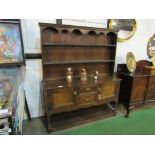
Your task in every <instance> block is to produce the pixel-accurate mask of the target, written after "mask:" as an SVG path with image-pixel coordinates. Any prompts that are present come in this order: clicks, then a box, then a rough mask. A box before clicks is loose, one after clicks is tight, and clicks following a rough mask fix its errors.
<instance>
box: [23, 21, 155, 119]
mask: <svg viewBox="0 0 155 155" xmlns="http://www.w3.org/2000/svg"><path fill="white" fill-rule="evenodd" d="M136 21H137V31H136V33H135V35H134V36H133V37H132V38H131V39H130V40H128V41H125V42H122V43H118V46H117V54H116V65H115V69H116V67H117V64H118V63H124V62H125V60H126V53H127V52H129V51H131V52H133V53H134V55H135V57H136V60H141V59H146V60H149V59H148V56H147V51H146V50H147V42H148V40H149V38H150V37H151V36H152V35H153V33H154V31H155V30H154V27H155V20H136ZM38 22H50V23H56V20H24V19H23V20H22V31H23V40H24V48H25V52H27V53H38V52H41V50H40V30H39V26H38ZM106 22H107V20H101V19H99V20H97V19H95V20H86V19H80V20H70V19H65V20H63V24H70V25H81V26H94V27H106V26H107V25H106ZM41 80H42V68H41V60H28V61H26V80H25V90H26V96H27V100H28V105H29V108H30V113H31V116H32V117H38V116H42V115H44V108H43V104H42V98H41V95H40V91H41V90H40V82H41Z"/></svg>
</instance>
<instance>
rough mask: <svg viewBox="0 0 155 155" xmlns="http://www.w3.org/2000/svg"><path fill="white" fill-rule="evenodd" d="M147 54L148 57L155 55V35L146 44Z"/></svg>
mask: <svg viewBox="0 0 155 155" xmlns="http://www.w3.org/2000/svg"><path fill="white" fill-rule="evenodd" d="M147 54H148V55H149V57H153V56H154V55H155V34H153V36H152V37H151V38H150V39H149V42H148V44H147Z"/></svg>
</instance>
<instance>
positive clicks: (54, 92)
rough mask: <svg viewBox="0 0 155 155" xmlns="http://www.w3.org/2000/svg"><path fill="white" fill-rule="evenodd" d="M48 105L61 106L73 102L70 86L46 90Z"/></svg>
mask: <svg viewBox="0 0 155 155" xmlns="http://www.w3.org/2000/svg"><path fill="white" fill-rule="evenodd" d="M46 94H47V95H46V101H47V104H48V107H53V108H57V107H62V106H68V105H72V104H74V95H73V89H72V88H59V89H50V90H48V91H47V92H46Z"/></svg>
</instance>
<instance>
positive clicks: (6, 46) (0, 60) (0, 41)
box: [0, 20, 25, 66]
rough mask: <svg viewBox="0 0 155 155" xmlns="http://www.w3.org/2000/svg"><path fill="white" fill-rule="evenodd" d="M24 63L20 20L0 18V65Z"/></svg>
mask: <svg viewBox="0 0 155 155" xmlns="http://www.w3.org/2000/svg"><path fill="white" fill-rule="evenodd" d="M24 63H25V60H24V48H23V41H22V33H21V24H20V20H0V66H9V65H22V64H24Z"/></svg>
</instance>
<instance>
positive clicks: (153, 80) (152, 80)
mask: <svg viewBox="0 0 155 155" xmlns="http://www.w3.org/2000/svg"><path fill="white" fill-rule="evenodd" d="M148 85H150V86H151V85H155V77H149V83H148Z"/></svg>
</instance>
